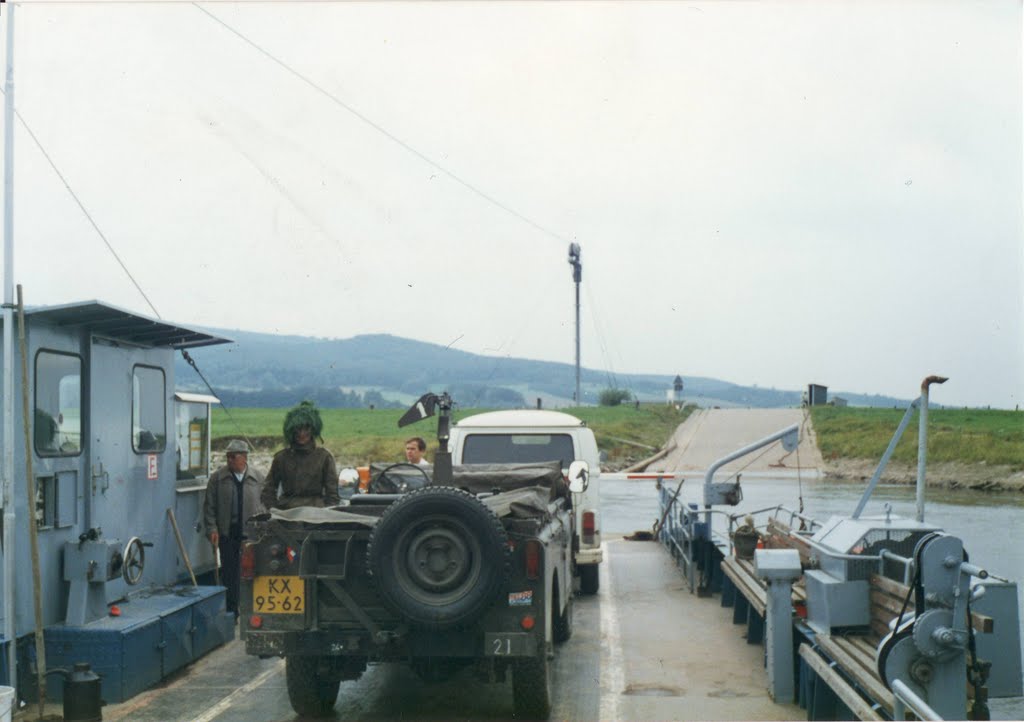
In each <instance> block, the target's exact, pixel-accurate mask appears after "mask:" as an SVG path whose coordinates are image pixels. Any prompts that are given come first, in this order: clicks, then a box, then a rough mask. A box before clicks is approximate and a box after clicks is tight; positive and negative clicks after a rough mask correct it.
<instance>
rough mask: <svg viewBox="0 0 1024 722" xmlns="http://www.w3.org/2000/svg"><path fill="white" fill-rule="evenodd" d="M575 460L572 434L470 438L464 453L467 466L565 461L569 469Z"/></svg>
mask: <svg viewBox="0 0 1024 722" xmlns="http://www.w3.org/2000/svg"><path fill="white" fill-rule="evenodd" d="M574 458H576V456H575V454H574V452H573V448H572V437H571V436H569V435H568V434H469V435H468V436H467V437H466V442H465V446H464V447H463V449H462V461H463V463H466V464H501V463H512V464H515V463H520V464H532V463H535V462H538V461H561V462H562V468H568V467H569V463H570V462H571V461H572V460H573V459H574Z"/></svg>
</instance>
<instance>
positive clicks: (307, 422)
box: [284, 401, 324, 444]
mask: <svg viewBox="0 0 1024 722" xmlns="http://www.w3.org/2000/svg"><path fill="white" fill-rule="evenodd" d="M301 426H308V427H309V428H310V429H312V431H313V436H314V437H317V438H320V439H321V441H322V440H323V438H322V437H321V436H320V432H322V431H323V430H324V422H323V420H321V418H320V411H319V410H317V408H316V405H315V404H314V403H313V402H312V401H303V402H302V403H300V404H299V405H298V406H296V407H295V408H293V409H292V410H291V411H289V412H288V413H287V414H286V415H285V417H284V440H285V442H286V443H289V444H290V443H292V436H294V435H295V431H296V430H297V429H298V428H299V427H301Z"/></svg>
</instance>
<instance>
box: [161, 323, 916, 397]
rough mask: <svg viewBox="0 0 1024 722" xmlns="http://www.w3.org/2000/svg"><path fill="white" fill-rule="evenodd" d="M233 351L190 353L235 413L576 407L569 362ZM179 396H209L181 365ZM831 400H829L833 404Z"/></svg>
mask: <svg viewBox="0 0 1024 722" xmlns="http://www.w3.org/2000/svg"><path fill="white" fill-rule="evenodd" d="M209 330H210V331H212V332H213V333H216V334H218V335H221V336H224V337H226V338H230V339H233V340H234V343H231V344H224V345H221V346H211V347H208V348H199V349H195V350H194V351H191V352H190V354H191V355H192V357H193V358H194V359H195V361H196V363H197V364H198V366H199V368H200V370H201V371H202V372H203V375H204V376H205V377H206V378H207V380H209V382H210V383H211V385H212V386H213V387H214V390H215V391H216V392H217V394H218V395H219V396H220V397H221V400H222V401H223V402H224V403H225V404H227V405H229V406H264V407H280V406H287V405H290V404H292V403H295V401H297V400H299V399H300V398H305V397H311V398H314V399H315V400H316V401H317V402H318V403H320V404H321V405H323V406H328V407H358V406H366V405H369V404H374V405H376V406H378V407H384V406H403V407H404V406H406V405H408V404H409V403H411V402H412V401H414V400H415V399H417V398H419V396H420V395H422V394H423V393H425V392H426V391H435V392H438V391H443V390H447V391H448V392H449V393H451V394H452V396H453V397H454V398H455V399H456V401H457V402H458V403H459V404H460V405H461V406H464V407H467V408H468V407H513V408H514V407H523V406H534V405H535V404H536V401H537V399H538V398H540V399H541V402H542V403H543V405H544V406H545V407H548V408H552V407H560V406H571V405H573V400H572V393H573V389H574V388H575V383H576V380H575V379H576V376H575V367H574V366H573V365H572V364H569V363H554V362H550V361H531V360H529V359H519V358H505V357H496V356H480V355H477V354H472V353H468V352H466V351H459V350H457V349H452V348H447V347H445V346H441V345H439V344H432V343H425V342H422V341H413V340H410V339H404V338H399V337H397V336H390V335H386V334H373V335H364V336H355V337H353V338H348V339H321V338H312V337H308V336H279V335H275V334H267V333H253V332H249V331H235V330H223V329H209ZM175 371H176V376H177V379H178V385H179V387H180V388H182V389H189V390H196V391H205V390H206V388H205V386H204V385H203V383H202V380H201V379H200V378H199V377H198V375H197V374H196V373H195V372H194V371H193V370H192V368H191V367H189V366H188V365H187V364H186V363H185V362H184V360H182V359H181V358H179V359H178V360H177V361H176V369H175ZM614 381H615V383H616V384H617V386H618V387H620V388H626V389H628V390H630V391H631V392H633V394H634V396H635V397H636V398H637V399H639V400H640V401H664V400H665V392H666V390H667V389H668V388H670V387H671V385H672V377H670V376H665V375H660V374H659V375H654V374H616V375H615V377H614ZM683 382H684V394H683V395H684V398H685V400H686V401H691V402H696V403H698V404H700V405H701V406H716V405H717V406H723V407H727V406H753V407H762V408H766V407H767V408H770V407H786V406H797V405H799V404H800V398H801V391H800V390H796V391H786V390H776V389H765V388H760V387H752V386H739V385H737V384H731V383H729V382H727V381H720V380H718V379H711V378H704V377H699V376H685V375H684V376H683ZM610 385H612V384H611V378H610V376H609V375H608V374H607V373H605V372H603V371H597V370H594V369H587V368H583V369H581V371H580V386H581V394H582V396H583V403H584V404H596V403H597V399H598V395H599V394H600V392H601V391H602V390H604V389H606V388H608V387H609V386H610ZM836 393H837V394H838V395H839V396H841V397H843V398H845V399H846V400H847V401H848V402H849V403H850V404H852V405H858V406H897V405H898V406H905V405H906V403H907V402H906V401H901V400H898V399H895V398H892V397H887V396H866V395H863V394H853V393H845V392H841V391H840V392H836ZM831 396H832V394H830V397H831Z"/></svg>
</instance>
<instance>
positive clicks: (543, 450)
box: [448, 409, 601, 594]
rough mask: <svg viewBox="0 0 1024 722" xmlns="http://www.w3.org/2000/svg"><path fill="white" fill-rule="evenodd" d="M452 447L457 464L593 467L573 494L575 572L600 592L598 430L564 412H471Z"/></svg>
mask: <svg viewBox="0 0 1024 722" xmlns="http://www.w3.org/2000/svg"><path fill="white" fill-rule="evenodd" d="M448 448H449V450H450V451H451V454H452V463H453V464H497V463H530V462H535V461H554V460H556V459H558V460H560V461H561V462H562V470H563V472H564V473H567V472H568V469H569V464H570V463H571V462H573V461H577V460H581V461H585V462H587V465H588V466H589V467H590V475H589V476H590V478H589V483H588V484H587V487H586V489H585V490H584V491H583V492H582V493H579V494H573V508H574V509H575V513H576V530H577V539H576V540H574V543H573V548H574V550H575V553H576V570H577V574H578V575H579V580H580V591H582V592H583V593H584V594H596V593H597V590H598V587H599V584H600V580H599V577H598V573H597V570H598V567H597V565H598V564H600V562H601V527H600V515H599V513H598V511H599V508H600V494H599V491H598V486H597V482H598V481H599V479H600V477H601V465H600V457H599V454H598V451H597V441H596V440H595V439H594V432H593V431H591V430H590V429H589V428H587V426H586V424H585V422H583V421H581V420H580V419H578V418H576V417H575V416H572V415H570V414H565V413H562V412H560V411H539V410H532V409H524V410H516V411H490V412H487V413H484V414H476V415H475V416H469V417H466V418H465V419H462V420H461V421H458V422H457V423H455V424H454V425H453V426H452V428H451V436H450V438H449V441H448Z"/></svg>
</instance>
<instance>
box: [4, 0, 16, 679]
mask: <svg viewBox="0 0 1024 722" xmlns="http://www.w3.org/2000/svg"><path fill="white" fill-rule="evenodd" d="M3 9H4V10H6V11H7V57H6V68H5V73H4V93H5V95H4V279H3V298H4V303H3V319H4V334H3V349H4V364H3V372H4V380H3V396H4V402H3V433H4V444H3V466H2V476H3V520H4V531H3V548H4V563H3V583H4V594H3V613H4V625H3V634H4V639H6V640H8V642H7V683H8V684H9V685H10V686H11V687H17V686H18V681H17V680H18V668H17V664H18V655H17V646H18V645H17V643H16V640H17V635H16V627H15V611H16V610H15V608H14V600H15V595H14V560H15V556H16V551H15V544H14V530H15V521H16V519H15V514H14V4H13V3H4V4H3ZM15 699H17V697H15Z"/></svg>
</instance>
